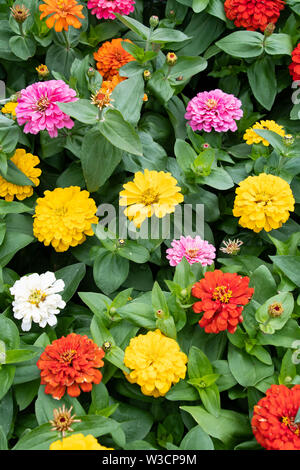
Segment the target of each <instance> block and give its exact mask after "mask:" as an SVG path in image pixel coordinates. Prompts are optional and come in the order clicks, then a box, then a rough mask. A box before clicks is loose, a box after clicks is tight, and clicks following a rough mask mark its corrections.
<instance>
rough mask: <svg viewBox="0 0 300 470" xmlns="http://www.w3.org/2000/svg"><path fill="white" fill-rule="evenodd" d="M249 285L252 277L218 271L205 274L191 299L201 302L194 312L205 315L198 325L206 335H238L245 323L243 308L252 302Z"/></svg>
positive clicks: (197, 284)
mask: <svg viewBox="0 0 300 470" xmlns="http://www.w3.org/2000/svg"><path fill="white" fill-rule="evenodd" d="M248 284H249V277H242V276H239V275H238V274H236V273H234V274H232V273H223V272H222V271H220V270H215V271H213V272H211V271H208V272H206V273H205V277H204V279H201V281H199V282H196V284H194V285H193V288H192V295H193V296H194V297H197V298H198V299H201V301H200V302H196V303H194V305H193V310H194V312H195V313H201V312H204V314H203V317H202V318H201V320H200V321H199V325H200V326H201V327H204V329H205V332H206V333H219V332H220V331H224V330H228V331H229V333H234V332H235V330H236V328H237V325H238V323H241V322H242V321H243V317H242V311H243V307H242V305H246V304H247V303H248V302H249V300H250V298H251V296H252V294H253V292H254V289H253V288H250V287H248Z"/></svg>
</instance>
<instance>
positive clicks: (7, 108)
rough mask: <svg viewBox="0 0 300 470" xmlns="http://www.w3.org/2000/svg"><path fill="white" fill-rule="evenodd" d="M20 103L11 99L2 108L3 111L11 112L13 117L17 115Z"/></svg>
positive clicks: (4, 112) (5, 112)
mask: <svg viewBox="0 0 300 470" xmlns="http://www.w3.org/2000/svg"><path fill="white" fill-rule="evenodd" d="M17 106H18V103H17V102H16V101H9V102H8V103H6V104H5V105H4V106H3V107H2V108H1V113H3V114H10V115H11V117H12V118H13V119H15V117H16V107H17Z"/></svg>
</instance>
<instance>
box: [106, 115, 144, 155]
mask: <svg viewBox="0 0 300 470" xmlns="http://www.w3.org/2000/svg"><path fill="white" fill-rule="evenodd" d="M98 129H99V130H100V132H101V134H102V135H103V136H104V137H105V138H106V139H107V140H108V141H109V142H110V143H111V144H112V145H114V146H115V147H118V148H120V149H121V150H125V152H129V153H132V154H133V155H140V156H142V155H143V150H142V144H141V141H140V139H139V136H138V134H137V133H136V131H135V129H134V128H133V127H132V126H131V124H129V123H128V122H126V121H125V119H124V118H123V116H122V114H121V113H120V111H118V110H116V109H109V110H108V111H106V112H105V114H104V117H103V119H102V120H101V121H100V122H99V124H98Z"/></svg>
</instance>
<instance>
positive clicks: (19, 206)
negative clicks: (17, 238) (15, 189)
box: [0, 199, 32, 215]
mask: <svg viewBox="0 0 300 470" xmlns="http://www.w3.org/2000/svg"><path fill="white" fill-rule="evenodd" d="M30 211H32V209H31V208H30V207H28V206H26V205H25V204H23V203H22V202H16V201H4V200H3V199H1V200H0V214H1V215H6V214H21V213H22V212H30Z"/></svg>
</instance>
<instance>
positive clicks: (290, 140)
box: [283, 134, 295, 145]
mask: <svg viewBox="0 0 300 470" xmlns="http://www.w3.org/2000/svg"><path fill="white" fill-rule="evenodd" d="M283 141H284V143H285V145H293V143H294V142H295V139H294V136H292V134H286V135H285V136H284V137H283Z"/></svg>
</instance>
